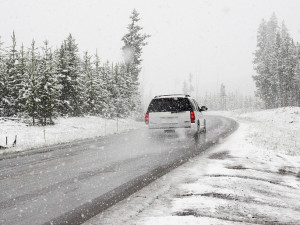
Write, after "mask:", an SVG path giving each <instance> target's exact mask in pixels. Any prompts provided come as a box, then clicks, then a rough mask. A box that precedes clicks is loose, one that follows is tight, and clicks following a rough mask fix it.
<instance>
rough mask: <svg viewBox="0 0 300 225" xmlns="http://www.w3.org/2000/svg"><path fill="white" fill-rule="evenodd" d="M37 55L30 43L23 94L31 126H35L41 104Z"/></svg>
mask: <svg viewBox="0 0 300 225" xmlns="http://www.w3.org/2000/svg"><path fill="white" fill-rule="evenodd" d="M39 72H40V71H39V55H38V52H37V48H36V47H35V41H34V40H33V41H32V43H31V48H30V50H29V54H28V66H27V73H28V77H29V80H28V89H27V91H26V93H25V98H26V105H25V108H26V112H27V113H28V115H29V116H30V117H31V118H32V125H35V124H36V119H37V118H38V105H39V103H40V102H41V100H40V98H39V95H38V88H39Z"/></svg>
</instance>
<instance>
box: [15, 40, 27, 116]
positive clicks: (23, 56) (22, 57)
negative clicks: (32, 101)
mask: <svg viewBox="0 0 300 225" xmlns="http://www.w3.org/2000/svg"><path fill="white" fill-rule="evenodd" d="M27 64H28V54H27V53H26V52H25V50H24V45H23V44H22V45H21V49H20V51H19V54H18V64H17V68H16V69H17V77H18V78H19V79H20V82H18V85H19V88H18V89H19V93H18V98H17V99H16V109H17V112H18V113H23V112H25V108H26V97H25V95H26V92H27V90H28V81H29V77H28V71H27Z"/></svg>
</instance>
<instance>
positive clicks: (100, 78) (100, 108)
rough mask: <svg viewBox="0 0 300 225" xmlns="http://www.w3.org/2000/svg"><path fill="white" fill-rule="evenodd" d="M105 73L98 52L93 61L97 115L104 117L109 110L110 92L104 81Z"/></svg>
mask: <svg viewBox="0 0 300 225" xmlns="http://www.w3.org/2000/svg"><path fill="white" fill-rule="evenodd" d="M104 75H105V72H104V70H103V67H102V66H101V65H100V59H99V56H98V52H97V51H96V54H95V57H94V61H93V77H94V78H95V84H94V85H95V91H96V105H95V107H96V114H98V115H102V116H103V115H104V112H105V111H106V109H107V108H108V105H107V101H109V99H108V97H107V96H108V90H107V85H106V81H105V79H104Z"/></svg>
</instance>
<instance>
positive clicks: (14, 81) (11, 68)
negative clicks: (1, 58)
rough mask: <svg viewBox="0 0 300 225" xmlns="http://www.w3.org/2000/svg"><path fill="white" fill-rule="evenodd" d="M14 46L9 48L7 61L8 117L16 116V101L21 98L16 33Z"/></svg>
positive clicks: (13, 36) (13, 41) (13, 38)
mask: <svg viewBox="0 0 300 225" xmlns="http://www.w3.org/2000/svg"><path fill="white" fill-rule="evenodd" d="M11 38H12V45H11V46H10V47H9V50H8V53H7V60H6V73H7V90H5V91H6V94H5V95H6V100H7V101H6V103H7V105H6V107H7V111H6V112H7V116H12V115H16V113H17V108H18V107H17V103H16V99H17V98H18V96H19V88H20V83H21V79H20V77H19V76H17V64H18V60H17V59H18V51H17V43H16V36H15V32H13V34H12V36H11Z"/></svg>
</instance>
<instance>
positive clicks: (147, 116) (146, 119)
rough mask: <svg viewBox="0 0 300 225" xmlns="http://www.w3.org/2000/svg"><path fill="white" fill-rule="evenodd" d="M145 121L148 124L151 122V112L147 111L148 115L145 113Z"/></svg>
mask: <svg viewBox="0 0 300 225" xmlns="http://www.w3.org/2000/svg"><path fill="white" fill-rule="evenodd" d="M145 123H146V124H148V123H149V113H146V115H145Z"/></svg>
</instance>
